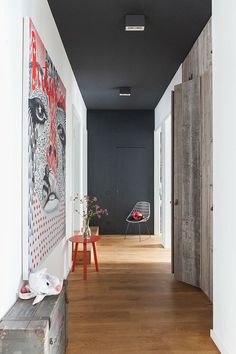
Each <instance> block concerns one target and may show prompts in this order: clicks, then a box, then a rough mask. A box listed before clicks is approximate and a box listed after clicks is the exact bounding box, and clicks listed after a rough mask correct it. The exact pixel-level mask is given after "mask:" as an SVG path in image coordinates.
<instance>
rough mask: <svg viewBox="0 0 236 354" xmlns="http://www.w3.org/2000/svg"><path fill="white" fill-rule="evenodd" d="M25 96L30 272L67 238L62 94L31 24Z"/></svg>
mask: <svg viewBox="0 0 236 354" xmlns="http://www.w3.org/2000/svg"><path fill="white" fill-rule="evenodd" d="M29 26H30V29H29V30H30V31H29V33H30V41H29V45H30V48H29V49H30V50H29V91H28V127H29V128H28V129H29V130H28V161H29V165H28V179H29V195H28V198H29V199H28V205H29V211H28V212H29V214H28V230H29V235H28V242H29V244H28V250H29V262H28V264H29V271H34V270H35V269H36V268H37V267H38V266H39V264H40V263H41V262H42V261H43V260H44V259H45V258H46V257H47V256H48V254H49V253H50V251H51V250H52V249H53V248H54V247H55V246H56V244H57V243H58V242H59V241H60V240H61V239H62V238H63V237H64V236H65V170H66V166H65V163H66V161H65V149H66V90H65V87H64V85H63V83H62V81H61V79H60V77H59V75H58V73H57V70H56V68H55V66H54V65H53V62H52V60H51V58H50V56H49V55H48V52H47V50H46V49H45V47H44V44H43V42H42V41H41V39H40V37H39V35H38V33H37V31H36V29H35V27H34V25H33V23H32V21H31V20H30V21H29Z"/></svg>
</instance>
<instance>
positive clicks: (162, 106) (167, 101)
mask: <svg viewBox="0 0 236 354" xmlns="http://www.w3.org/2000/svg"><path fill="white" fill-rule="evenodd" d="M181 82H182V65H180V67H179V69H178V70H177V72H176V74H175V75H174V77H173V79H172V80H171V82H170V84H169V86H168V87H167V89H166V91H165V93H164V94H163V96H162V98H161V99H160V101H159V103H158V105H157V106H156V108H155V129H158V128H159V126H160V125H161V124H162V122H163V121H164V120H165V119H166V118H167V117H168V116H169V115H170V114H171V91H173V90H174V87H175V85H178V84H181Z"/></svg>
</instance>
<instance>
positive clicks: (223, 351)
mask: <svg viewBox="0 0 236 354" xmlns="http://www.w3.org/2000/svg"><path fill="white" fill-rule="evenodd" d="M211 339H212V340H213V342H214V343H215V345H216V346H217V348H218V349H219V351H220V352H221V354H230V353H229V352H228V350H226V348H225V346H224V344H223V343H222V342H221V340H220V339H219V337H218V336H217V335H216V333H215V332H214V331H213V329H211ZM231 354H233V353H231Z"/></svg>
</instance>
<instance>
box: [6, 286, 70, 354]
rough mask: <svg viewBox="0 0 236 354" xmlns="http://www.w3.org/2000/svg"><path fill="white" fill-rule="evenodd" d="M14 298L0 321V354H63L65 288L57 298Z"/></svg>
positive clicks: (64, 347) (65, 328)
mask: <svg viewBox="0 0 236 354" xmlns="http://www.w3.org/2000/svg"><path fill="white" fill-rule="evenodd" d="M32 302H33V299H31V300H21V299H18V300H17V301H16V303H15V304H14V306H13V307H12V308H11V309H10V310H9V312H8V313H7V314H6V315H5V316H4V318H3V319H2V321H1V322H0V353H1V354H2V353H3V354H64V353H65V351H66V344H67V314H66V313H67V311H66V286H65V285H64V287H63V290H62V292H61V293H60V294H59V295H58V296H47V297H45V298H44V300H43V301H42V302H40V303H39V304H37V305H35V306H32Z"/></svg>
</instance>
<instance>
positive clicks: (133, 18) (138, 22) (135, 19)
mask: <svg viewBox="0 0 236 354" xmlns="http://www.w3.org/2000/svg"><path fill="white" fill-rule="evenodd" d="M144 29H145V16H144V15H126V16H125V30H126V31H144Z"/></svg>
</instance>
